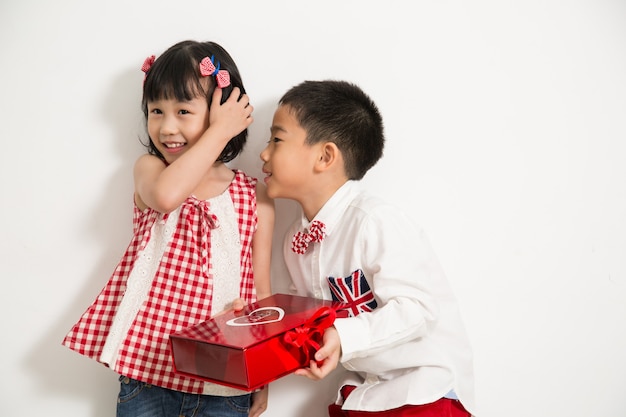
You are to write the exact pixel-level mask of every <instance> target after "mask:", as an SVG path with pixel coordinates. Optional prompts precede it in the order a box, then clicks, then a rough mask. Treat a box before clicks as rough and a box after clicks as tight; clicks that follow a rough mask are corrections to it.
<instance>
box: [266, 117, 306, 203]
mask: <svg viewBox="0 0 626 417" xmlns="http://www.w3.org/2000/svg"><path fill="white" fill-rule="evenodd" d="M305 140H306V131H305V130H304V129H303V128H302V126H300V124H299V123H298V121H297V120H296V118H295V117H294V115H293V114H292V112H291V110H290V108H289V107H286V106H280V107H279V108H278V109H277V110H276V112H275V113H274V120H273V122H272V127H271V136H270V140H269V142H268V144H267V146H266V147H265V149H263V151H262V152H261V155H260V156H261V159H262V160H263V162H264V164H263V172H264V173H265V174H267V176H266V177H265V184H266V185H267V193H268V195H269V196H270V197H271V198H289V199H292V200H296V201H298V202H300V203H302V199H303V198H305V197H306V196H307V195H308V194H309V190H310V188H311V186H314V185H315V184H314V183H315V180H314V177H313V174H314V171H313V168H314V165H315V162H316V158H317V155H318V152H317V150H318V146H316V145H312V146H311V145H308V144H306V143H305Z"/></svg>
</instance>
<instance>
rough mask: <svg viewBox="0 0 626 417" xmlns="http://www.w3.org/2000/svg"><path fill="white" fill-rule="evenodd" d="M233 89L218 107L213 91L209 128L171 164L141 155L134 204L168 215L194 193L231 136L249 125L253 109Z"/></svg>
mask: <svg viewBox="0 0 626 417" xmlns="http://www.w3.org/2000/svg"><path fill="white" fill-rule="evenodd" d="M239 94H240V93H239V88H237V87H235V88H234V89H233V91H232V93H231V95H230V97H229V98H228V99H227V100H226V101H225V102H224V103H223V104H221V105H220V104H219V103H220V100H221V98H222V89H220V88H216V89H215V91H214V92H213V100H212V104H211V109H210V111H209V127H208V128H207V130H206V131H205V132H204V134H203V135H202V136H201V137H200V139H199V140H198V142H197V143H196V144H195V145H194V146H193V147H191V148H190V149H189V150H188V151H187V152H185V153H184V154H183V155H181V156H180V158H178V159H177V160H176V161H174V162H173V163H172V164H170V165H166V164H165V163H164V162H163V161H161V160H160V159H159V158H157V157H156V156H154V155H143V156H141V157H140V158H139V159H138V160H137V162H136V163H135V168H134V176H135V201H136V203H137V206H138V207H139V208H140V209H142V210H143V209H145V208H146V207H147V206H149V207H151V208H153V209H154V210H156V211H158V212H161V213H169V212H171V211H173V210H175V209H176V208H177V207H178V206H180V205H181V204H182V203H183V201H185V199H186V198H187V197H189V195H191V194H192V193H193V191H194V190H195V189H196V187H197V186H198V185H199V184H200V181H201V180H202V178H203V177H204V175H206V173H207V171H208V170H209V169H210V168H211V166H212V165H213V164H214V163H215V161H216V160H217V158H218V157H219V155H220V154H221V153H222V150H223V149H224V147H225V146H226V144H227V143H228V141H230V139H232V138H233V137H234V136H236V135H238V134H239V133H240V132H242V131H243V130H244V129H246V128H247V127H248V126H250V124H251V123H252V120H253V119H252V116H251V113H252V110H253V107H252V106H251V105H249V99H248V96H247V95H243V96H242V97H241V99H239V100H238V98H239Z"/></svg>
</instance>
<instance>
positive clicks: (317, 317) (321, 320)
mask: <svg viewBox="0 0 626 417" xmlns="http://www.w3.org/2000/svg"><path fill="white" fill-rule="evenodd" d="M336 316H337V312H336V311H335V309H333V308H331V307H322V308H320V309H319V310H317V311H316V312H315V314H313V316H311V318H310V319H309V320H307V321H306V322H305V323H304V324H303V325H302V326H300V327H296V328H295V329H293V330H289V331H288V332H286V333H285V335H284V336H283V340H284V341H285V343H286V344H287V347H288V348H292V349H291V350H292V351H295V352H297V354H298V355H299V356H300V357H301V358H302V360H301V361H300V363H301V364H303V365H304V366H308V364H309V362H310V361H311V357H312V356H313V355H315V352H317V351H318V350H319V348H320V343H321V342H322V338H323V336H324V330H326V329H327V328H329V327H330V326H332V325H333V323H334V322H335V317H336ZM322 363H323V361H318V362H317V365H318V366H321V365H322Z"/></svg>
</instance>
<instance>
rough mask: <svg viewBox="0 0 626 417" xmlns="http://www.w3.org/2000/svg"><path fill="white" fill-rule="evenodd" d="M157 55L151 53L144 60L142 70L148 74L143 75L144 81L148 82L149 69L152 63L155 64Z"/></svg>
mask: <svg viewBox="0 0 626 417" xmlns="http://www.w3.org/2000/svg"><path fill="white" fill-rule="evenodd" d="M155 59H156V57H155V56H154V55H150V56H149V57H148V58H146V59H145V60H144V61H143V65H142V66H141V70H142V71H143V72H144V73H145V74H146V75H144V77H143V82H144V83H145V82H146V78H147V77H148V70H149V69H150V68H151V67H152V64H154V61H155Z"/></svg>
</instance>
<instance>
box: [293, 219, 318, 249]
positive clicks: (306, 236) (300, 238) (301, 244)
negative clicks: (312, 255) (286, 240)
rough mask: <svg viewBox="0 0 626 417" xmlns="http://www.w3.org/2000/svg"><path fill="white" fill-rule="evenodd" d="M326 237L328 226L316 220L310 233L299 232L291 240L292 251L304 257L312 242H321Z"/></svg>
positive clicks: (311, 226)
mask: <svg viewBox="0 0 626 417" xmlns="http://www.w3.org/2000/svg"><path fill="white" fill-rule="evenodd" d="M324 236H326V225H325V224H324V223H322V222H320V221H319V220H315V221H313V222H312V223H311V225H310V226H309V232H308V233H305V232H298V233H296V234H295V235H293V239H291V250H292V251H294V252H295V253H298V254H300V255H302V254H303V253H304V252H306V250H307V248H308V247H309V243H311V242H321V241H322V239H324Z"/></svg>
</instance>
